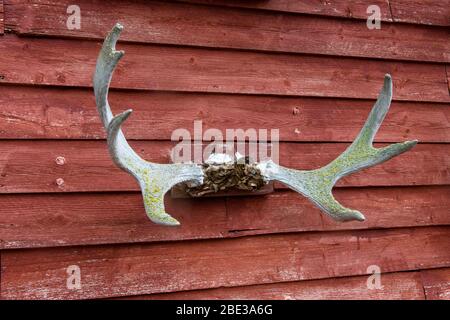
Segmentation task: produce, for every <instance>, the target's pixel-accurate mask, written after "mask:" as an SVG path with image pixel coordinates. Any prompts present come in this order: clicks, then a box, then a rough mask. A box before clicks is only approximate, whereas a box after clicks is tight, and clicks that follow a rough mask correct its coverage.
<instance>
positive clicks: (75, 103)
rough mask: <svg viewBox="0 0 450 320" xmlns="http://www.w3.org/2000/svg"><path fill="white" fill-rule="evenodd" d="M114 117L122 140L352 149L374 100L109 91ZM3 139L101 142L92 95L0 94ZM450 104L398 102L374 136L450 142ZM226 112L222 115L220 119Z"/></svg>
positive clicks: (8, 89) (12, 90) (20, 90)
mask: <svg viewBox="0 0 450 320" xmlns="http://www.w3.org/2000/svg"><path fill="white" fill-rule="evenodd" d="M109 100H110V103H111V105H112V106H113V111H114V112H115V113H118V112H119V111H120V110H122V109H123V108H132V109H133V110H134V113H133V115H132V117H131V118H130V120H129V121H128V122H127V124H126V128H127V139H130V140H132V139H146V140H169V139H170V137H171V135H172V132H173V131H174V130H176V129H178V128H185V129H187V130H189V131H190V133H191V136H193V135H194V133H193V127H194V120H201V121H202V124H203V132H205V131H206V130H208V129H211V128H216V129H219V130H221V131H222V132H223V134H224V135H225V133H226V129H231V128H236V129H237V128H241V129H244V130H247V129H250V128H255V129H268V130H270V129H279V133H280V140H281V141H317V142H325V141H330V142H351V141H353V139H354V138H355V137H356V135H357V133H358V132H359V130H360V129H361V128H362V126H363V124H364V122H365V120H366V118H367V116H368V114H369V112H370V110H371V108H372V105H373V103H374V101H373V100H352V99H327V98H306V97H299V98H293V97H276V96H270V97H269V96H257V95H234V94H233V95H230V94H201V93H175V92H144V91H123V90H119V91H117V90H116V91H112V92H111V94H110V99H109ZM0 105H1V106H2V107H1V109H0V139H36V138H38V139H98V138H102V139H104V138H105V133H104V132H105V130H104V129H103V127H102V125H101V124H100V118H99V117H98V113H97V109H96V107H95V102H94V99H93V94H92V91H91V90H87V89H76V88H67V89H61V88H49V87H23V86H4V87H0ZM449 106H450V105H449V104H438V103H416V102H398V101H394V102H393V103H392V106H391V109H390V111H389V113H388V115H387V117H386V119H385V120H384V122H383V125H382V127H381V129H380V131H379V132H378V134H377V136H376V141H377V142H399V141H403V140H412V139H418V140H419V141H421V142H450V121H449V119H450V108H449ZM224 111H225V112H224Z"/></svg>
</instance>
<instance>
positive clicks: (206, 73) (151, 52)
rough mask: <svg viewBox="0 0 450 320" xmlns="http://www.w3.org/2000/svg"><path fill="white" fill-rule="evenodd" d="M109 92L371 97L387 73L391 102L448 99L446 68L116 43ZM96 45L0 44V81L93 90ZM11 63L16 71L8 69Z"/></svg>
mask: <svg viewBox="0 0 450 320" xmlns="http://www.w3.org/2000/svg"><path fill="white" fill-rule="evenodd" d="M118 47H119V48H120V49H124V50H125V51H126V52H127V55H126V57H125V58H124V60H123V62H122V63H120V64H119V66H118V68H117V70H116V72H115V74H114V79H113V81H112V85H111V86H112V87H114V88H124V89H144V90H167V91H196V92H198V91H203V92H222V93H245V94H278V95H299V96H319V97H347V98H370V99H372V98H375V97H376V96H377V95H378V93H379V91H380V88H381V85H382V81H383V77H384V75H385V73H391V74H392V76H393V79H394V90H395V93H394V98H395V99H396V100H413V101H436V102H449V101H450V95H449V92H448V86H447V78H446V73H445V65H440V64H423V63H411V62H392V61H376V60H365V59H350V58H341V59H329V58H326V57H317V56H302V55H289V54H267V53H258V52H244V51H229V50H213V49H200V48H186V47H173V46H157V45H152V46H149V45H139V44H121V45H119V46H118ZM99 49H100V43H98V42H93V41H87V40H84V41H83V40H58V39H37V38H19V37H17V36H16V35H5V36H4V37H2V38H1V39H0V50H1V51H2V53H3V58H2V59H1V60H0V83H8V84H17V83H22V84H34V85H60V86H81V87H90V86H91V84H92V75H93V72H94V68H95V61H96V58H97V55H98V52H99ZM11 66H14V68H11Z"/></svg>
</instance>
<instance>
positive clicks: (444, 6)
mask: <svg viewBox="0 0 450 320" xmlns="http://www.w3.org/2000/svg"><path fill="white" fill-rule="evenodd" d="M389 4H390V7H391V11H392V18H393V19H394V21H398V22H408V23H419V24H429V25H437V26H450V1H449V0H413V1H411V0H389Z"/></svg>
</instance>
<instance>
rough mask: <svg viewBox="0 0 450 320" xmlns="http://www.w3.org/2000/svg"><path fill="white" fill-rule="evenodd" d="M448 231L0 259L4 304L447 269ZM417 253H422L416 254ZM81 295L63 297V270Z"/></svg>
mask: <svg viewBox="0 0 450 320" xmlns="http://www.w3.org/2000/svg"><path fill="white" fill-rule="evenodd" d="M449 240H450V227H422V228H417V229H415V228H412V229H398V230H374V231H351V232H329V233H322V232H320V233H308V234H289V235H276V236H273V235H272V236H252V237H244V238H237V239H226V240H208V241H188V242H186V241H181V242H175V243H160V244H150V245H131V246H126V245H123V246H106V247H105V246H103V247H69V248H51V249H36V250H6V251H1V258H2V279H1V288H2V296H3V297H4V298H5V299H38V298H45V299H61V298H64V299H75V298H104V297H114V296H130V295H142V294H152V293H161V292H176V291H183V290H198V289H206V288H217V287H234V286H243V285H253V284H266V283H276V282H288V281H299V280H309V279H321V278H330V277H341V276H355V275H363V274H367V273H368V271H367V268H368V267H369V266H371V265H377V266H379V267H380V269H381V272H396V271H410V270H417V269H423V268H437V267H448V266H450V241H449ZM418 248H420V250H418ZM73 265H76V266H78V267H79V268H80V275H81V279H80V281H81V289H80V290H73V289H72V290H71V289H68V288H67V286H66V284H67V278H68V275H67V268H68V267H69V266H73Z"/></svg>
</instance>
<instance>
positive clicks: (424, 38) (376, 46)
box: [6, 0, 450, 62]
mask: <svg viewBox="0 0 450 320" xmlns="http://www.w3.org/2000/svg"><path fill="white" fill-rule="evenodd" d="M71 4H72V1H71V0H64V1H59V0H58V1H56V0H53V1H45V3H43V2H42V1H29V2H27V3H24V2H23V0H9V1H8V4H7V6H8V7H7V8H8V10H7V13H8V16H7V17H6V20H7V22H8V24H11V25H10V26H8V28H10V29H12V30H14V31H16V32H18V33H19V34H21V35H39V36H41V35H50V36H63V37H77V38H80V37H82V38H93V39H99V38H100V39H103V38H104V37H105V34H106V33H107V32H108V31H109V30H110V29H111V28H112V26H113V25H114V24H115V23H116V22H117V20H118V19H119V18H118V16H117V11H120V12H121V14H120V22H121V23H122V24H123V25H124V26H125V31H124V33H123V36H122V37H121V39H122V40H125V41H133V42H143V43H159V44H175V45H192V46H203V47H219V48H234V49H251V50H263V51H277V52H292V53H309V54H320V55H339V56H350V57H369V58H383V59H395V60H415V61H434V62H450V53H449V52H450V43H449V41H448V38H449V35H450V34H449V33H448V30H446V29H444V28H442V29H439V28H428V27H418V26H413V25H406V24H383V28H381V29H374V30H370V29H368V28H367V25H366V23H365V22H361V21H352V20H350V21H344V20H342V19H333V18H320V17H309V16H299V15H286V14H281V13H275V12H261V11H251V10H242V9H233V8H221V7H216V6H197V5H190V4H183V3H170V2H169V3H168V2H158V1H156V2H155V1H118V0H117V1H108V2H107V3H106V2H99V1H97V2H92V1H88V0H84V1H83V0H82V1H78V2H77V5H78V6H80V8H83V9H82V10H83V13H82V17H83V19H82V20H83V22H82V23H83V27H82V28H81V29H74V30H70V29H68V28H67V26H66V20H67V19H68V14H67V13H66V8H68V7H69V6H70V5H71ZM100 12H101V14H99V13H100ZM237 21H239V23H236V22H237Z"/></svg>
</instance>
